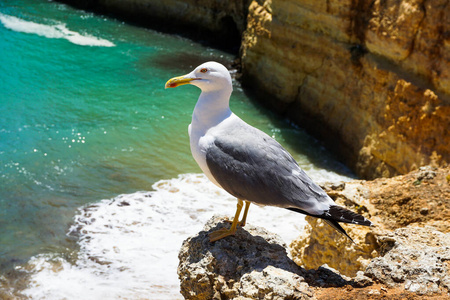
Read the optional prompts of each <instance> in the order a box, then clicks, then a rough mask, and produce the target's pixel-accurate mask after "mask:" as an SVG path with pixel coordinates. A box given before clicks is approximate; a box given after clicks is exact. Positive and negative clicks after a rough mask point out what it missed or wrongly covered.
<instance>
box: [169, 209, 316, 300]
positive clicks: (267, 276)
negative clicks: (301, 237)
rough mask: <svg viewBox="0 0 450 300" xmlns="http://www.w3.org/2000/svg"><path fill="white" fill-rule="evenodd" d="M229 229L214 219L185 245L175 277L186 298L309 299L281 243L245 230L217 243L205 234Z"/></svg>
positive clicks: (308, 291) (259, 232)
mask: <svg viewBox="0 0 450 300" xmlns="http://www.w3.org/2000/svg"><path fill="white" fill-rule="evenodd" d="M224 226H229V224H227V223H225V222H223V218H220V217H213V218H212V219H211V220H210V221H208V223H207V224H206V225H205V228H204V231H201V232H200V233H199V234H198V235H197V236H194V237H192V238H189V239H187V240H186V241H184V242H183V245H182V247H181V250H180V253H179V259H180V264H179V267H178V276H179V278H180V281H181V294H182V295H183V296H184V298H185V299H205V300H206V299H312V296H313V295H312V294H313V293H312V290H311V289H310V288H309V286H308V284H307V283H306V282H305V279H304V278H303V277H302V276H301V274H302V273H301V268H299V267H298V266H297V265H296V264H295V263H294V262H293V261H292V260H291V259H289V257H288V256H287V252H286V245H285V244H284V243H283V242H282V241H281V239H280V238H279V237H278V236H276V235H274V234H271V233H269V232H267V231H266V230H265V229H263V228H257V227H253V226H251V225H249V226H248V227H247V226H246V230H242V229H241V228H239V229H238V231H237V233H236V235H235V237H233V238H230V239H222V240H219V241H217V242H215V243H211V242H210V241H209V237H208V233H210V232H211V231H214V230H217V229H220V228H223V227H224Z"/></svg>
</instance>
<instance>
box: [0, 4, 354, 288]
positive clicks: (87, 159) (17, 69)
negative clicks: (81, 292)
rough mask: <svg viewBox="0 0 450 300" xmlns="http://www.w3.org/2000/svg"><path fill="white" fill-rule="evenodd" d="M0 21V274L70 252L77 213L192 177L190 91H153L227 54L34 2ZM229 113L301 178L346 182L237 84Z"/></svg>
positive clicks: (327, 158)
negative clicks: (275, 147)
mask: <svg viewBox="0 0 450 300" xmlns="http://www.w3.org/2000/svg"><path fill="white" fill-rule="evenodd" d="M0 21H1V22H0V57H1V58H2V60H1V61H2V62H1V63H0V88H1V92H0V114H1V117H0V275H1V274H2V272H7V271H8V270H11V269H13V268H14V267H17V266H20V265H23V264H25V263H26V262H27V261H28V260H29V259H30V257H31V256H33V255H37V254H39V253H49V252H50V253H53V252H54V253H72V252H73V251H77V250H76V249H77V247H78V246H77V240H76V238H74V237H68V236H67V235H66V234H67V232H68V230H69V227H70V226H71V225H72V224H73V222H74V221H73V220H74V216H75V215H76V214H77V209H78V208H79V207H80V206H83V205H85V204H87V203H96V202H98V201H100V200H101V199H108V198H112V197H114V196H117V195H119V194H128V193H133V192H135V191H140V190H151V189H152V184H154V183H155V182H157V181H159V180H161V179H170V178H175V177H177V176H178V175H179V174H185V173H199V172H200V169H199V168H198V167H197V166H196V165H195V162H194V160H193V159H192V158H191V155H190V151H189V145H188V136H187V126H188V124H189V123H190V118H191V113H192V109H193V107H194V105H195V101H196V99H197V97H198V94H199V90H197V89H196V88H195V87H193V86H184V87H180V88H177V89H171V90H164V83H165V82H166V81H167V80H168V79H169V78H171V77H173V76H178V75H182V74H185V73H188V72H189V71H190V70H191V69H192V68H193V67H195V66H197V65H198V64H199V63H201V62H204V61H209V60H216V61H219V62H223V63H225V64H228V65H229V64H230V62H231V61H232V60H233V58H234V57H233V55H231V54H228V53H225V52H222V51H219V50H216V49H210V48H207V47H204V46H202V45H200V44H198V43H196V42H193V41H191V40H188V39H185V38H182V37H179V36H170V35H166V34H162V33H158V32H155V31H152V30H148V29H143V28H139V27H134V26H131V25H127V24H124V23H122V22H119V21H117V20H114V19H111V18H105V17H102V16H96V15H93V14H92V13H88V12H83V11H80V10H75V9H73V8H70V7H68V6H66V5H63V4H59V3H55V2H49V1H43V0H42V1H40V0H3V1H1V2H0ZM231 108H232V110H233V111H234V112H235V113H236V114H237V115H239V116H241V117H242V118H243V119H244V120H246V121H247V122H249V123H250V124H252V125H254V126H257V127H259V128H261V129H262V130H264V131H265V132H267V133H269V134H270V135H272V136H273V137H275V138H276V139H277V140H278V141H280V142H281V143H282V144H283V145H285V146H286V148H287V149H288V150H289V151H290V152H291V153H292V154H293V155H294V157H295V158H296V159H297V160H298V161H299V163H300V164H301V165H302V166H303V167H304V168H305V169H306V170H307V171H309V172H310V174H311V176H313V177H314V176H316V178H317V177H323V178H324V179H325V180H326V179H331V180H333V179H342V178H343V177H342V176H341V175H339V174H338V173H340V174H346V175H348V171H347V170H346V168H345V167H344V166H342V165H340V164H339V163H338V162H336V161H335V160H334V159H333V158H332V156H331V155H329V154H328V153H327V152H326V151H325V150H324V149H323V148H322V147H321V145H320V143H319V142H317V141H315V140H314V139H312V138H310V137H309V136H308V135H306V134H305V133H304V132H303V131H301V130H299V129H297V128H295V127H293V126H291V125H290V124H289V123H288V122H287V121H285V120H283V119H280V118H278V117H277V116H275V115H274V114H272V113H270V112H268V111H267V110H265V109H263V108H261V107H259V106H258V105H257V104H256V103H255V102H254V101H252V100H251V99H249V98H248V97H247V96H246V93H245V92H244V91H243V90H242V89H241V88H240V87H239V85H238V84H237V83H236V86H235V92H234V94H233V97H232V100H231ZM336 172H337V173H336ZM0 288H1V286H0Z"/></svg>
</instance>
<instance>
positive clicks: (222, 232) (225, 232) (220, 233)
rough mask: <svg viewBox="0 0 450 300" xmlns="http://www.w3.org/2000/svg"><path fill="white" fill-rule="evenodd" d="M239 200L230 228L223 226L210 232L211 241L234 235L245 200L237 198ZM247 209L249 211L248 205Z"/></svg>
mask: <svg viewBox="0 0 450 300" xmlns="http://www.w3.org/2000/svg"><path fill="white" fill-rule="evenodd" d="M237 200H238V203H237V208H236V213H235V214H234V219H233V223H231V227H230V229H225V228H222V229H219V230H216V231H214V232H211V233H210V234H209V241H210V242H215V241H217V240H220V239H223V238H224V237H227V236H229V235H234V234H235V233H236V227H237V225H238V221H239V215H240V214H241V210H242V207H243V206H244V202H243V201H242V200H241V199H237ZM246 210H247V211H248V207H247V205H246Z"/></svg>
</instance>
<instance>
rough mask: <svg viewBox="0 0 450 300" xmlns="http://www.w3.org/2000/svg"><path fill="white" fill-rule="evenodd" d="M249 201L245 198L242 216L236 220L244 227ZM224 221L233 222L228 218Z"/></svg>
mask: <svg viewBox="0 0 450 300" xmlns="http://www.w3.org/2000/svg"><path fill="white" fill-rule="evenodd" d="M250 203H251V202H250V201H247V200H245V208H244V215H243V216H242V219H241V220H240V221H239V222H238V225H239V226H241V227H244V226H245V224H246V222H247V213H248V208H249V207H250ZM225 222H227V223H230V224H233V222H234V220H233V221H230V220H226V221H225Z"/></svg>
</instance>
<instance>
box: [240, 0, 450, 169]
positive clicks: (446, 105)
mask: <svg viewBox="0 0 450 300" xmlns="http://www.w3.org/2000/svg"><path fill="white" fill-rule="evenodd" d="M449 28H450V5H449V1H426V0H422V1H421V0H418V1H414V0H403V1H401V0H398V1H368V0H359V1H358V0H341V1H307V0H300V1H299V0H291V1H276V0H273V1H270V0H266V1H253V2H252V3H251V4H250V6H249V15H248V26H247V30H246V32H245V33H244V36H243V44H242V47H241V50H242V51H241V52H242V53H241V54H242V67H243V73H244V81H245V82H248V83H251V84H252V85H254V86H257V87H258V88H259V89H261V90H263V91H264V92H266V93H269V94H270V95H272V96H273V97H272V98H269V97H267V98H269V99H266V101H267V102H268V103H269V104H270V105H272V106H273V107H276V108H277V109H278V110H280V111H281V112H284V113H286V114H287V115H288V116H289V117H290V118H292V119H293V120H295V121H296V122H298V123H300V124H302V125H304V126H306V127H307V128H309V130H311V131H313V132H314V133H315V134H317V135H318V136H320V137H321V138H322V139H323V140H325V141H327V142H328V144H329V145H330V147H331V148H332V149H333V150H335V151H337V152H338V153H339V154H340V155H341V156H342V157H343V158H344V159H345V160H346V161H347V162H348V163H349V164H350V165H351V166H352V167H353V169H355V170H356V172H357V173H358V174H359V175H361V176H362V177H364V178H373V177H379V176H393V175H395V174H399V173H401V174H404V173H407V172H408V171H410V170H412V169H416V168H417V167H419V166H421V165H424V164H429V163H434V164H438V165H443V164H445V163H448V162H450V135H449V131H448V128H449V127H450V41H449V38H448V37H449V30H450V29H449Z"/></svg>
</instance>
